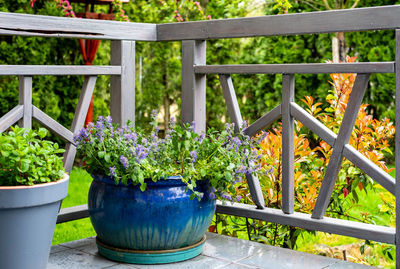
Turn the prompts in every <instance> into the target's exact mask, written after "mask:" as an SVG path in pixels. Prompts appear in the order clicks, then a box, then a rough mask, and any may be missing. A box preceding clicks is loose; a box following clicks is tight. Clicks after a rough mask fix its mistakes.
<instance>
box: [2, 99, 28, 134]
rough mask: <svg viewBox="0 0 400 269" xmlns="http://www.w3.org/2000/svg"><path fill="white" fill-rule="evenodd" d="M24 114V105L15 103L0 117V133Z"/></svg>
mask: <svg viewBox="0 0 400 269" xmlns="http://www.w3.org/2000/svg"><path fill="white" fill-rule="evenodd" d="M23 116H24V106H21V105H17V106H16V107H14V108H13V109H11V110H10V111H8V112H7V113H6V114H5V115H4V116H2V117H1V118H0V133H2V132H4V131H6V130H7V129H8V128H10V126H12V125H14V123H16V122H17V121H18V120H20V119H21V118H22V117H23Z"/></svg>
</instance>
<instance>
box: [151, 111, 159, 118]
mask: <svg viewBox="0 0 400 269" xmlns="http://www.w3.org/2000/svg"><path fill="white" fill-rule="evenodd" d="M157 114H158V111H157V109H153V110H152V111H151V114H150V117H152V118H153V119H155V118H156V117H157Z"/></svg>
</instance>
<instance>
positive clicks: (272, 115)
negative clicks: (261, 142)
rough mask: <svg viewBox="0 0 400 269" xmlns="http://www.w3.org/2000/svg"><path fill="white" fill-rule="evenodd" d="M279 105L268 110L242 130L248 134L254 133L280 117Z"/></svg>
mask: <svg viewBox="0 0 400 269" xmlns="http://www.w3.org/2000/svg"><path fill="white" fill-rule="evenodd" d="M281 107H282V106H281V105H277V106H276V107H274V108H273V109H272V110H271V111H269V112H268V113H266V114H265V115H264V116H262V117H261V118H259V119H258V120H256V121H255V122H253V123H252V124H251V125H250V126H248V127H247V128H246V129H244V130H243V132H244V133H245V134H247V135H248V136H253V135H256V134H257V133H258V132H259V131H261V130H262V129H265V128H266V127H267V126H268V125H270V124H271V123H273V122H274V121H276V120H277V119H279V118H280V117H281V115H282V113H281Z"/></svg>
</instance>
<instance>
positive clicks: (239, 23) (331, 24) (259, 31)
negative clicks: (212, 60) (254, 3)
mask: <svg viewBox="0 0 400 269" xmlns="http://www.w3.org/2000/svg"><path fill="white" fill-rule="evenodd" d="M399 14H400V6H398V5H396V6H383V7H367V8H357V9H347V10H333V11H321V12H308V13H297V14H284V15H273V16H262V17H248V18H238V19H221V20H210V21H197V22H182V23H172V24H159V25H157V40H158V41H172V40H207V39H218V38H242V37H256V36H279V35H297V34H318V33H332V32H352V31H371V30H388V29H397V28H400V16H399Z"/></svg>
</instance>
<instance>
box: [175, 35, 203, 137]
mask: <svg viewBox="0 0 400 269" xmlns="http://www.w3.org/2000/svg"><path fill="white" fill-rule="evenodd" d="M197 64H206V42H205V41H192V40H190V41H183V42H182V113H181V117H182V122H183V123H192V122H193V121H194V122H195V123H196V132H198V133H200V132H205V131H206V76H205V75H197V74H195V73H194V65H197Z"/></svg>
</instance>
